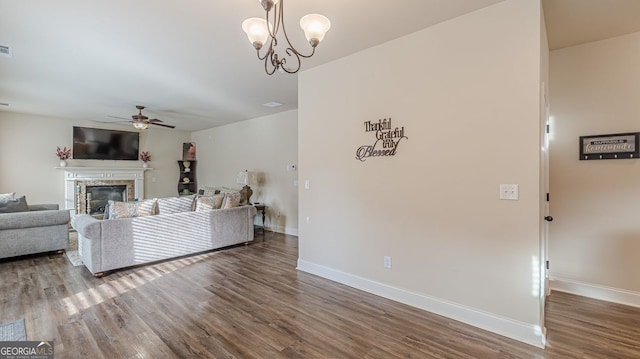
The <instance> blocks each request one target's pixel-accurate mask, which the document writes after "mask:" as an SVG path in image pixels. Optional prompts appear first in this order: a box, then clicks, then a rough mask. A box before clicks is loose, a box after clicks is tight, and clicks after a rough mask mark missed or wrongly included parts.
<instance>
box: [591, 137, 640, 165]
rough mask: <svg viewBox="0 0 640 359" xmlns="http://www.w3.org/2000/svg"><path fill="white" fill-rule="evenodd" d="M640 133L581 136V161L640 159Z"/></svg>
mask: <svg viewBox="0 0 640 359" xmlns="http://www.w3.org/2000/svg"><path fill="white" fill-rule="evenodd" d="M639 142H640V132H628V133H615V134H610V135H593V136H580V160H581V161H585V160H622V159H637V158H640V149H639V148H638V143H639Z"/></svg>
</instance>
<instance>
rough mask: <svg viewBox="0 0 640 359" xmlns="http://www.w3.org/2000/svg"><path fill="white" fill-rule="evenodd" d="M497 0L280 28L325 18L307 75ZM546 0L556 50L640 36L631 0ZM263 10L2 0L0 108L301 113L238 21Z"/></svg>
mask: <svg viewBox="0 0 640 359" xmlns="http://www.w3.org/2000/svg"><path fill="white" fill-rule="evenodd" d="M501 1H502V0H395V1H393V2H392V3H388V2H386V5H387V6H373V3H374V2H372V1H370V0H348V1H345V0H325V1H292V0H286V1H285V23H286V25H287V26H288V29H289V37H290V39H291V42H292V43H293V44H294V46H296V47H297V48H298V50H300V51H301V52H306V51H307V50H308V49H309V47H308V46H307V42H306V40H305V39H304V36H303V34H302V30H300V28H299V26H298V21H299V19H300V17H302V16H303V15H304V14H307V13H313V12H316V13H321V14H323V15H325V16H327V17H328V18H329V19H330V20H331V22H332V27H331V30H330V31H329V32H328V33H327V35H326V37H325V39H324V41H323V42H322V43H321V44H320V45H319V46H318V48H317V51H316V55H315V56H314V57H313V58H311V59H306V60H304V61H303V63H302V70H305V69H309V68H312V67H314V66H318V65H321V64H323V63H326V62H329V61H333V60H335V59H338V58H341V57H344V56H346V55H349V54H352V53H355V52H357V51H360V50H363V49H366V48H369V47H371V46H375V45H377V44H380V43H383V42H386V41H389V40H392V39H395V38H398V37H401V36H403V35H406V34H409V33H412V32H415V31H418V30H420V29H423V28H425V27H428V26H431V25H434V24H437V23H440V22H442V21H446V20H448V19H451V18H454V17H457V16H460V15H463V14H465V13H469V12H472V11H475V10H477V9H480V8H483V7H486V6H489V5H492V4H495V3H498V2H501ZM380 3H381V4H384V3H383V2H380ZM543 3H544V6H545V17H546V20H547V28H548V32H549V42H550V44H551V48H552V49H553V48H559V47H564V46H571V45H574V44H578V43H582V42H588V41H593V40H599V39H601V38H606V37H611V36H617V35H621V34H623V33H629V32H635V31H640V21H637V19H640V16H638V14H640V1H638V0H543ZM389 4H392V6H389ZM614 4H615V5H614ZM263 14H264V13H263V11H262V7H261V6H260V5H259V3H258V1H255V0H208V1H204V0H181V1H176V0H136V1H128V0H111V1H91V2H89V1H86V0H47V1H26V0H23V1H15V0H0V45H5V46H10V47H11V49H12V56H11V57H8V56H2V55H0V103H6V104H8V106H3V105H0V111H12V112H19V113H29V114H36V115H44V116H51V117H61V118H69V119H75V120H86V121H101V122H112V121H117V119H114V118H112V117H109V116H117V117H124V118H130V116H131V115H133V114H135V113H136V110H135V106H136V105H144V106H147V109H146V110H145V111H144V113H145V114H146V115H147V116H149V117H151V118H159V119H161V120H163V121H164V122H165V123H168V124H173V125H176V128H177V129H180V130H184V131H196V130H201V129H206V128H211V127H216V126H221V125H224V124H228V123H232V122H236V121H242V120H246V119H251V118H256V117H260V116H265V115H269V114H273V113H277V112H281V111H287V110H291V109H296V108H297V106H298V99H297V75H290V74H279V73H276V74H274V75H272V76H267V75H266V74H265V73H264V65H263V63H262V62H260V61H258V59H257V58H256V54H255V50H254V49H253V47H252V46H251V44H249V42H248V40H247V38H246V36H245V34H244V33H243V32H242V29H241V27H240V25H241V23H242V21H243V20H244V19H246V18H248V17H261V16H263ZM616 14H617V15H616ZM634 19H636V21H635V22H634V21H633V20H634ZM600 22H602V23H606V24H608V25H606V26H604V25H603V26H598V24H600ZM621 23H623V24H631V23H633V24H632V25H633V26H631V25H629V26H622V25H623V24H621ZM602 36H604V37H602ZM271 101H276V102H280V103H282V104H283V105H282V106H280V107H276V108H268V107H265V106H262V104H264V103H267V102H271Z"/></svg>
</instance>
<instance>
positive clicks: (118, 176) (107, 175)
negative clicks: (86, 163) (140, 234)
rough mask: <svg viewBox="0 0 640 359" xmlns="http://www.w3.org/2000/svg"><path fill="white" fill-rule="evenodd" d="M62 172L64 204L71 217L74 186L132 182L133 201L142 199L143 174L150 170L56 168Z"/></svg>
mask: <svg viewBox="0 0 640 359" xmlns="http://www.w3.org/2000/svg"><path fill="white" fill-rule="evenodd" d="M56 169H60V170H64V204H65V209H68V210H70V212H71V215H72V216H73V215H75V214H76V185H77V182H82V181H102V182H108V181H126V180H132V181H133V182H134V184H135V185H134V199H137V200H143V199H144V172H145V171H147V170H150V169H151V168H135V167H133V168H132V167H56Z"/></svg>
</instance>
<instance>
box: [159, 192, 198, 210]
mask: <svg viewBox="0 0 640 359" xmlns="http://www.w3.org/2000/svg"><path fill="white" fill-rule="evenodd" d="M193 202H194V196H181V197H168V198H158V214H172V213H180V212H189V211H193Z"/></svg>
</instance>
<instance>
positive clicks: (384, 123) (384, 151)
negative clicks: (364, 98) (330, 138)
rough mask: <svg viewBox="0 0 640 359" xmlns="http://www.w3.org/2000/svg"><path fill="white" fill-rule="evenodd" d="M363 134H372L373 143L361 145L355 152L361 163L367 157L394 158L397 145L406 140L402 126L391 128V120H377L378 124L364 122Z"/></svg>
mask: <svg viewBox="0 0 640 359" xmlns="http://www.w3.org/2000/svg"><path fill="white" fill-rule="evenodd" d="M364 132H372V133H373V134H374V135H375V137H374V142H373V143H372V144H370V145H362V146H360V147H358V149H357V150H356V159H357V160H360V161H362V162H364V161H366V160H367V158H369V157H382V156H395V155H396V152H397V150H398V145H399V144H400V141H401V140H402V139H405V138H406V139H408V137H407V136H405V135H404V126H402V127H395V128H394V127H393V126H391V118H388V119H386V118H385V119H383V120H378V122H371V121H366V122H365V123H364Z"/></svg>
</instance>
